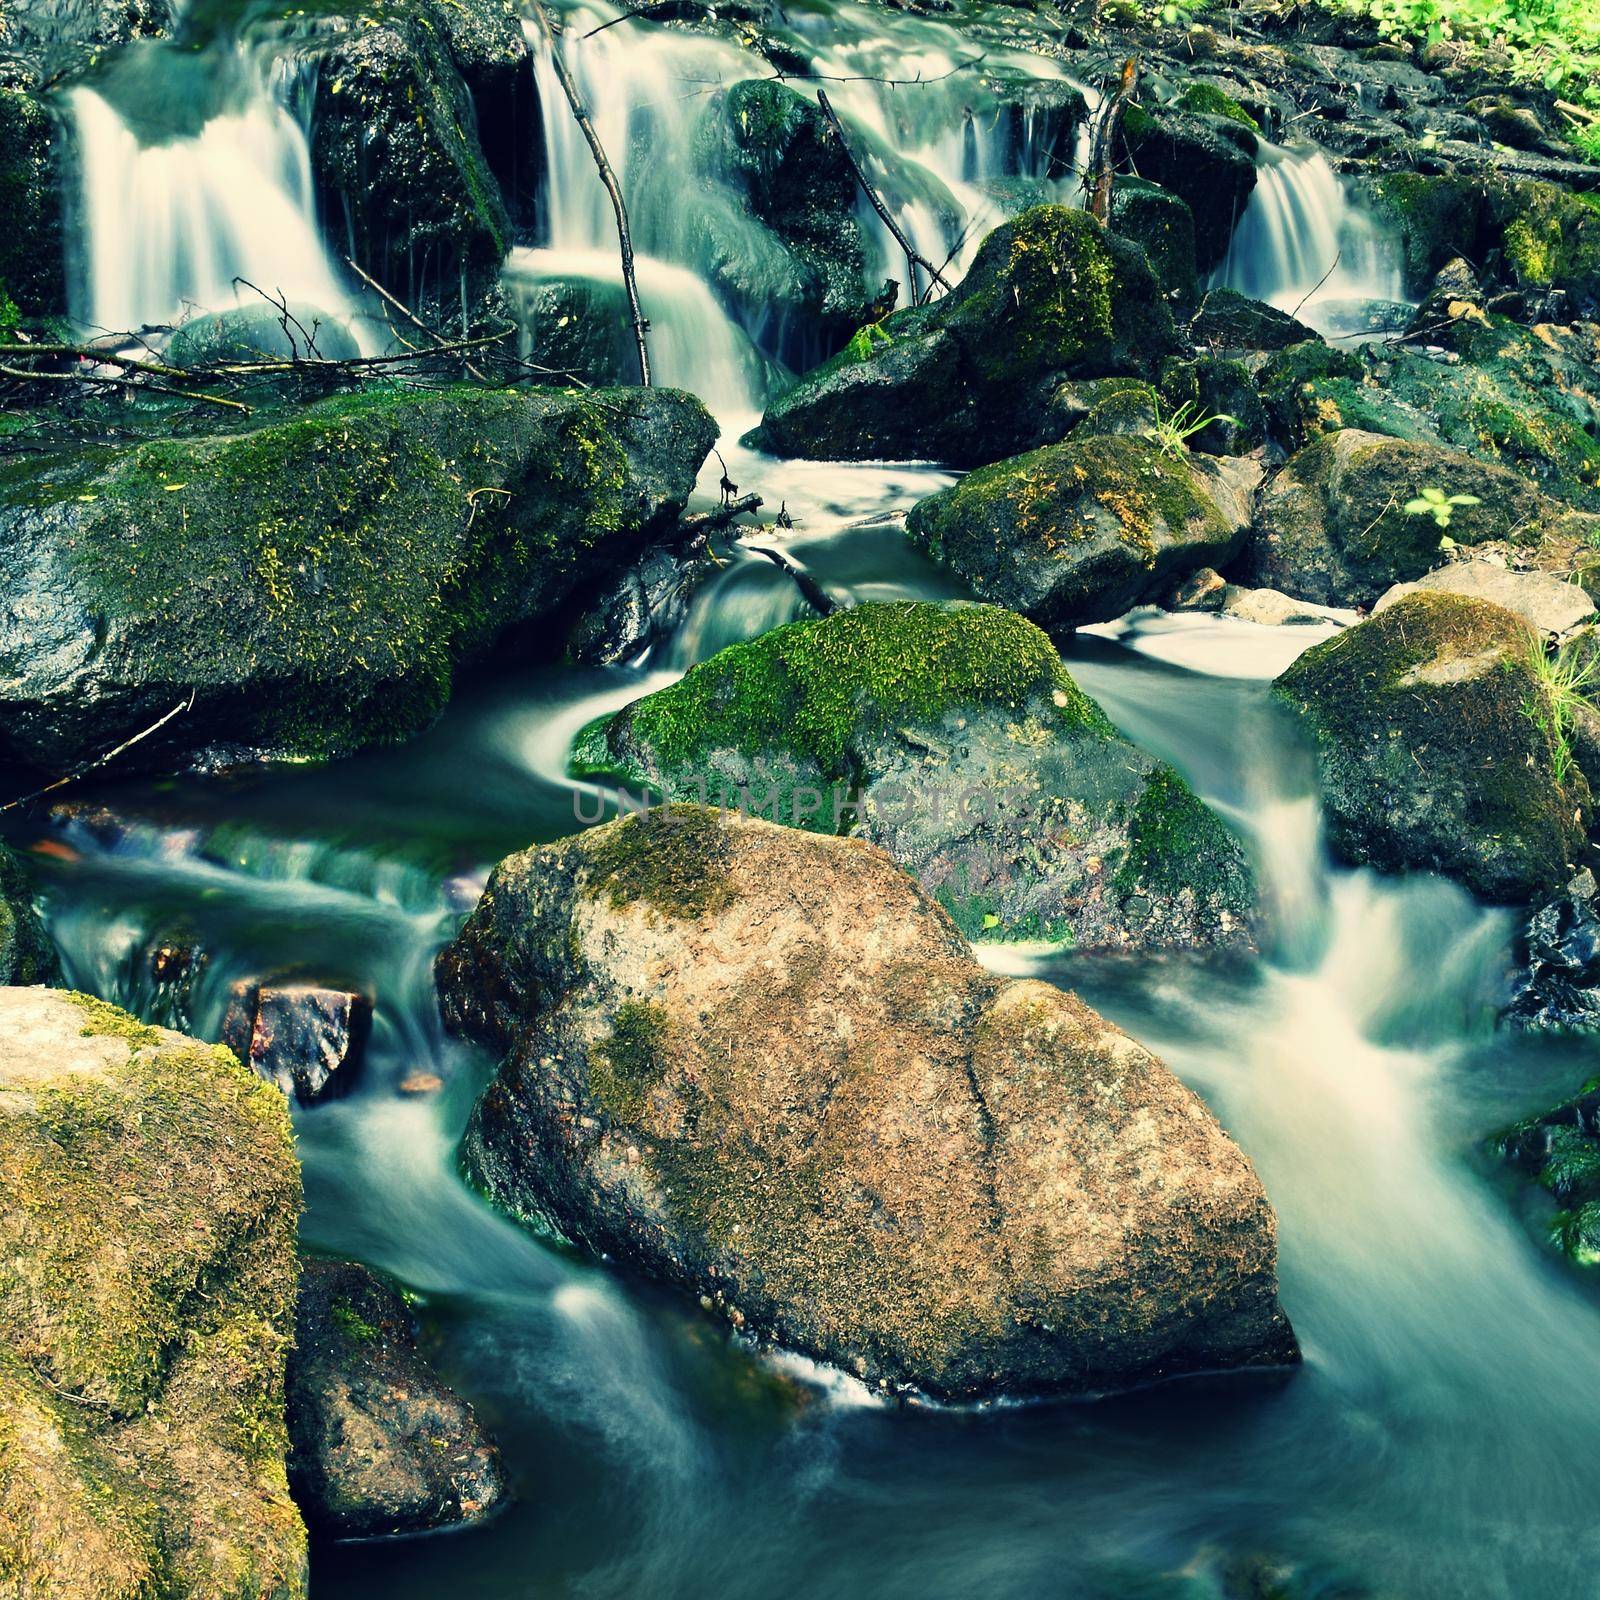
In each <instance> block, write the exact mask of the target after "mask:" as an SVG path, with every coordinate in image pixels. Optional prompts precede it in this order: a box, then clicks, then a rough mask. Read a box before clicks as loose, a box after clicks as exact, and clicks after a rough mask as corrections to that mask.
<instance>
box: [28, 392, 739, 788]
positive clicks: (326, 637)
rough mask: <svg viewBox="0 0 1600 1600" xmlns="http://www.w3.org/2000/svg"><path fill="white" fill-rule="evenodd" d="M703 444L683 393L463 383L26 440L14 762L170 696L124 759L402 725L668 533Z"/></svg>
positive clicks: (422, 719) (333, 739) (110, 725)
mask: <svg viewBox="0 0 1600 1600" xmlns="http://www.w3.org/2000/svg"><path fill="white" fill-rule="evenodd" d="M714 437H715V429H714V426H713V424H712V422H711V420H710V418H709V417H708V416H707V415H706V413H705V410H704V408H703V407H702V406H701V405H700V403H699V402H698V401H696V400H694V399H693V398H691V397H690V396H688V395H683V394H679V393H676V392H674V391H672V390H665V389H652V390H598V391H591V392H588V393H585V394H581V395H580V394H574V393H570V392H558V391H540V390H493V389H483V388H473V387H466V386H462V387H456V388H447V389H443V390H433V391H414V390H395V391H387V390H377V391H368V392H363V393H361V394H357V395H352V396H344V397H339V398H336V399H331V400H325V401H322V402H319V403H318V404H316V405H313V406H309V407H306V408H304V409H303V410H301V411H299V412H297V413H296V414H295V415H294V416H293V417H292V419H289V420H279V421H271V422H268V423H267V424H266V425H264V426H262V427H259V428H256V429H253V430H252V431H250V432H246V433H232V434H217V435H214V436H208V437H202V438H177V439H168V440H156V441H150V442H146V443H141V444H136V445H131V446H126V447H120V448H100V449H96V450H86V451H83V452H81V453H79V454H76V455H71V456H46V457H40V458H32V459H30V461H29V463H28V464H27V465H26V467H24V468H22V469H20V470H19V472H18V473H17V475H16V480H15V481H14V482H13V485H12V489H11V492H10V493H9V495H8V497H7V502H6V504H5V506H4V508H3V509H0V613H3V614H8V615H9V616H10V617H11V618H12V619H13V623H12V626H11V627H10V628H9V629H8V630H7V631H6V633H5V635H4V637H3V638H0V759H11V760H14V761H25V762H30V763H34V764H37V765H39V766H43V767H55V768H58V769H65V768H68V767H71V766H74V765H76V764H78V763H79V762H81V761H85V760H90V759H93V758H95V757H97V756H99V755H101V754H103V753H104V752H105V751H107V750H110V749H112V748H114V747H115V746H117V745H120V744H121V743H122V742H123V741H124V740H126V739H127V738H129V736H130V735H132V734H134V733H138V732H140V731H141V730H142V729H145V728H148V727H150V726H151V725H152V724H153V723H155V722H156V721H157V719H159V718H161V717H163V716H165V715H166V714H167V713H168V712H170V711H172V710H173V709H174V708H175V707H178V708H187V709H183V710H182V712H181V714H180V715H178V716H176V717H174V718H173V719H172V721H171V722H170V723H168V724H167V725H166V726H165V727H164V728H163V729H162V731H161V732H160V733H158V734H156V735H155V736H153V737H152V738H150V739H148V740H146V741H145V742H144V743H143V744H141V745H140V746H139V747H138V749H137V750H136V751H133V752H130V753H129V754H130V756H131V757H134V758H136V759H143V760H145V761H147V762H152V763H153V762H159V761H162V760H171V759H173V757H174V756H177V755H187V756H192V755H195V754H197V753H199V752H203V751H208V750H209V751H218V750H222V751H231V752H235V753H241V752H243V753H247V752H251V751H256V752H269V753H283V754H295V755H323V756H326V755H334V754H338V753H341V752H344V751H349V750H353V749H357V748H359V747H361V746H363V745H369V744H374V743H381V742H385V741H390V740H394V739H399V738H403V737H405V736H406V735H407V734H408V733H411V732H414V731H415V730H416V729H418V728H420V727H423V726H425V725H426V724H427V722H428V721H429V720H430V719H431V718H433V717H434V716H435V715H437V713H438V712H439V710H440V709H441V708H442V707H443V705H444V704H445V702H446V700H447V699H448V697H449V694H450V689H451V684H452V679H453V675H454V673H455V670H456V668H457V667H458V666H459V665H460V664H461V663H463V662H465V661H468V660H471V659H473V658H475V657H478V656H481V655H482V654H484V653H485V652H486V651H487V650H489V649H490V648H491V647H492V646H494V645H495V644H496V643H497V642H498V641H500V640H501V639H502V638H503V637H504V636H505V635H506V634H507V633H508V632H509V631H510V630H512V629H514V628H518V627H527V626H528V625H530V624H534V623H537V622H540V621H542V620H543V619H546V618H549V617H550V616H552V615H553V614H554V613H555V612H556V611H557V610H558V608H560V607H562V606H563V605H565V604H566V603H567V602H569V601H570V600H571V599H572V597H573V596H574V595H575V594H577V593H578V592H579V591H581V590H582V589H583V588H584V587H585V586H586V585H590V584H593V583H594V582H596V581H597V580H598V579H599V578H600V576H601V575H602V574H604V573H605V572H607V571H608V570H610V569H611V568H612V566H613V565H614V564H616V563H619V562H621V561H625V560H626V559H628V558H629V557H631V556H634V555H637V554H638V553H639V552H640V551H641V550H643V549H645V548H647V547H648V546H649V545H650V544H652V543H653V542H654V541H655V539H656V538H657V537H658V536H659V535H660V534H661V533H663V532H664V531H666V530H667V529H669V528H671V527H673V526H675V523H676V518H677V514H678V512H679V511H680V510H681V509H682V507H683V505H684V503H685V501H686V500H687V498H688V496H689V493H690V491H691V489H692V488H693V486H694V479H695V474H696V471H697V470H698V468H699V465H700V462H701V461H702V460H703V459H704V457H705V455H706V452H707V450H708V449H709V447H710V444H711V441H712V439H713V438H714ZM191 695H192V696H193V703H192V705H191V704H190V696H191ZM126 762H127V758H124V765H126Z"/></svg>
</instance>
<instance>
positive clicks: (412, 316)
mask: <svg viewBox="0 0 1600 1600" xmlns="http://www.w3.org/2000/svg"><path fill="white" fill-rule="evenodd" d="M344 259H345V265H346V266H348V267H349V268H350V270H351V271H352V272H353V273H355V275H356V276H357V277H358V278H359V279H360V280H361V281H362V282H363V283H364V284H366V286H367V287H368V288H369V289H370V290H372V292H373V293H374V294H375V295H377V296H378V298H379V299H380V300H382V301H383V302H384V304H385V305H389V306H393V307H394V309H395V310H396V311H398V312H399V313H400V315H401V316H402V317H404V318H405V319H406V321H407V322H409V323H410V324H411V326H412V327H413V328H416V329H417V330H418V331H419V332H421V333H424V334H426V335H427V336H428V338H430V339H432V340H433V342H434V345H435V347H436V348H440V349H442V348H443V347H444V346H445V345H446V344H447V343H448V341H447V340H446V339H445V338H444V336H443V335H442V334H439V333H435V332H434V330H433V329H432V328H430V327H429V326H428V324H427V323H426V322H424V321H423V320H422V318H421V317H419V316H418V315H417V314H416V312H415V311H413V310H412V309H411V307H410V306H408V305H407V304H406V303H405V302H404V301H403V300H400V299H397V298H396V297H395V296H394V295H392V294H390V293H389V291H388V290H387V289H385V288H384V286H383V285H382V284H381V283H379V282H378V280H377V279H376V278H374V277H373V276H372V275H371V274H370V273H367V272H363V271H362V269H361V268H360V267H358V266H357V265H356V264H355V262H354V261H352V260H351V259H350V257H349V256H346V257H345V258H344ZM395 337H396V338H399V335H398V334H397V335H396V336H395ZM400 342H401V343H402V344H404V343H405V340H404V339H401V340H400ZM461 365H462V366H463V367H465V368H466V369H467V371H468V372H470V373H471V374H472V376H473V377H474V378H476V379H477V380H478V382H479V383H485V382H487V381H488V380H487V379H486V378H485V377H484V375H483V374H482V373H481V372H479V371H478V369H477V368H476V367H475V366H473V364H472V363H471V362H470V361H466V360H463V361H462V363H461Z"/></svg>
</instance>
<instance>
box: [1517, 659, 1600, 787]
mask: <svg viewBox="0 0 1600 1600" xmlns="http://www.w3.org/2000/svg"><path fill="white" fill-rule="evenodd" d="M1528 665H1529V666H1530V667H1531V668H1532V669H1533V674H1534V677H1535V678H1537V679H1538V681H1539V688H1540V691H1541V692H1540V694H1539V695H1538V696H1537V697H1536V699H1535V701H1534V703H1532V704H1530V705H1528V706H1526V707H1525V708H1524V709H1525V710H1526V711H1527V714H1528V716H1529V717H1530V718H1531V719H1532V721H1533V723H1534V726H1535V727H1537V728H1539V729H1540V731H1541V732H1543V733H1545V734H1546V735H1547V736H1548V737H1549V739H1550V744H1551V748H1552V750H1553V751H1554V762H1553V771H1554V776H1555V780H1556V783H1557V784H1564V783H1565V782H1566V781H1567V779H1568V778H1569V777H1570V776H1571V774H1572V769H1573V766H1574V765H1575V758H1574V756H1573V753H1572V724H1573V722H1574V721H1575V720H1576V719H1577V717H1578V716H1579V715H1580V714H1581V713H1583V712H1585V711H1594V710H1596V709H1600V708H1596V706H1595V705H1594V701H1593V698H1592V696H1593V691H1594V689H1595V688H1596V687H1597V686H1600V643H1597V642H1596V640H1595V638H1594V635H1593V634H1591V633H1583V634H1579V635H1578V637H1577V638H1575V639H1569V640H1568V641H1567V642H1566V643H1565V644H1563V645H1561V646H1560V647H1559V648H1558V649H1555V650H1546V649H1545V647H1544V643H1543V641H1542V640H1535V641H1534V644H1533V647H1532V649H1531V650H1530V651H1529V652H1528Z"/></svg>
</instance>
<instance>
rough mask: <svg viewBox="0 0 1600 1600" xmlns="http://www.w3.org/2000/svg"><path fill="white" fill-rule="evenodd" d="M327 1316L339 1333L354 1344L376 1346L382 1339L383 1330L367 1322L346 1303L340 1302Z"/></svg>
mask: <svg viewBox="0 0 1600 1600" xmlns="http://www.w3.org/2000/svg"><path fill="white" fill-rule="evenodd" d="M329 1314H330V1316H331V1317H332V1318H333V1323H334V1326H335V1327H337V1328H338V1330H339V1331H340V1333H342V1334H343V1335H344V1336H345V1338H347V1339H349V1340H351V1341H353V1342H354V1343H356V1344H377V1343H378V1342H379V1341H380V1340H381V1339H382V1338H383V1330H382V1329H381V1328H379V1327H377V1326H375V1325H374V1324H373V1323H370V1322H368V1321H367V1319H366V1318H365V1317H364V1316H362V1315H361V1313H360V1312H359V1311H358V1310H357V1309H356V1308H355V1307H354V1306H353V1305H351V1304H350V1303H349V1302H348V1301H343V1300H341V1301H340V1302H339V1303H338V1304H337V1305H335V1306H334V1307H333V1308H332V1310H331V1312H330V1313H329Z"/></svg>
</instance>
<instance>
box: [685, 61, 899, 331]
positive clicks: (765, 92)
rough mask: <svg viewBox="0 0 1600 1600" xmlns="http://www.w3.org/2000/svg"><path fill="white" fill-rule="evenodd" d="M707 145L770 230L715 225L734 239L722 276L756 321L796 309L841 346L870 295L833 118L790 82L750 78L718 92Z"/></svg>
mask: <svg viewBox="0 0 1600 1600" xmlns="http://www.w3.org/2000/svg"><path fill="white" fill-rule="evenodd" d="M702 142H703V144H704V145H705V147H706V149H705V159H706V161H707V164H708V166H710V167H711V169H712V170H715V171H717V172H718V173H719V174H720V175H721V176H722V178H723V179H724V181H725V182H726V183H727V184H728V185H729V186H730V188H731V189H732V191H733V193H734V194H736V195H737V196H738V197H739V198H740V199H741V200H742V201H743V210H744V213H745V219H746V221H748V219H751V218H753V219H754V221H755V223H756V224H757V225H758V226H759V227H760V228H761V229H762V230H763V231H764V234H765V236H766V237H765V238H763V239H761V240H759V241H751V240H750V239H749V237H748V235H747V229H746V228H727V229H718V228H717V227H716V226H715V224H713V226H712V228H711V237H712V239H713V240H717V239H719V238H722V237H724V236H725V237H726V242H727V248H726V249H725V250H722V251H718V252H715V254H716V260H715V262H714V264H713V273H714V276H715V277H716V280H717V282H718V283H719V284H720V285H721V286H722V287H723V289H724V290H725V291H726V292H728V293H729V294H730V295H731V296H732V297H733V298H734V299H735V300H736V301H737V302H738V303H739V304H740V305H741V307H742V308H743V309H744V311H745V313H746V320H747V322H748V323H750V324H751V325H754V324H756V323H758V322H761V321H770V320H772V319H773V317H774V313H775V312H777V313H780V314H795V313H798V315H799V316H800V318H802V319H803V320H804V321H805V322H806V323H807V324H808V325H809V331H810V333H811V335H812V338H813V340H814V341H817V342H820V344H821V346H822V348H824V349H828V348H835V349H836V348H837V347H838V346H839V345H840V344H842V343H843V342H844V340H845V339H846V338H848V337H849V335H850V334H851V333H852V332H853V331H854V330H855V329H856V328H857V327H859V326H860V325H861V323H862V322H864V321H865V320H866V318H867V315H868V309H867V308H868V303H869V301H870V299H871V294H870V293H869V292H868V288H867V283H866V272H867V246H866V241H865V239H864V238H863V236H862V231H861V224H860V222H859V220H858V219H857V216H856V180H855V174H854V173H853V172H852V171H851V168H850V161H849V157H848V156H847V155H846V153H845V150H844V147H843V145H841V144H840V142H839V140H838V139H837V138H836V137H835V135H834V133H833V130H832V128H831V127H830V126H829V125H828V121H827V119H826V118H825V117H824V116H823V115H822V113H821V112H820V111H819V110H818V109H817V107H816V106H815V105H814V104H813V103H812V102H811V101H810V100H807V99H806V98H805V96H804V95H801V94H797V93H796V92H795V91H794V90H793V89H791V88H789V86H788V85H787V84H783V83H779V82H777V81H776V80H775V79H771V78H763V79H751V80H747V81H745V82H743V83H736V84H734V85H733V86H732V87H731V88H729V89H728V90H726V91H725V92H724V93H722V94H720V95H718V96H717V98H716V100H715V101H714V102H713V103H712V105H711V107H710V109H709V113H708V115H707V118H706V121H705V123H704V124H703V131H702ZM769 244H770V248H768V247H767V246H769ZM774 256H776V257H778V260H777V261H776V262H775V261H774V259H773V258H774ZM775 266H776V268H777V272H776V274H775V272H774V267H775ZM904 287H905V286H904V285H902V289H904Z"/></svg>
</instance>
